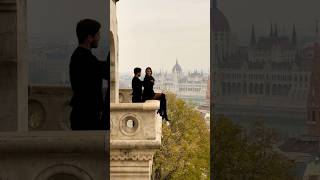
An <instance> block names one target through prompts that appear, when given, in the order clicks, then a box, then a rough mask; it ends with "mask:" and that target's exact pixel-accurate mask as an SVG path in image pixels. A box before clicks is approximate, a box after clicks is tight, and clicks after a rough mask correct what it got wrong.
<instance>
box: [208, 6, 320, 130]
mask: <svg viewBox="0 0 320 180" xmlns="http://www.w3.org/2000/svg"><path fill="white" fill-rule="evenodd" d="M212 11H213V13H212V14H211V16H212V18H211V19H212V20H213V27H211V33H212V34H213V39H211V41H212V44H213V47H215V49H213V50H214V59H213V71H214V72H213V86H212V88H213V90H212V91H213V96H214V97H213V99H214V106H215V108H214V111H215V115H216V116H217V117H221V116H227V117H229V118H231V119H233V120H235V121H237V122H239V123H242V124H244V125H245V126H246V125H248V124H250V123H251V122H253V121H256V120H262V121H264V122H265V123H266V125H268V126H269V127H272V128H274V129H275V130H276V131H277V132H280V134H282V135H284V136H297V135H299V134H303V133H305V132H304V129H305V126H306V125H305V119H306V117H307V108H306V107H307V97H308V92H309V85H310V80H311V79H310V75H311V72H312V61H313V50H312V46H313V42H314V41H317V40H318V36H317V35H318V34H316V35H315V36H314V37H312V38H310V39H309V40H308V41H305V39H302V38H301V37H300V38H301V40H299V37H298V36H297V32H296V27H295V25H293V27H292V31H291V33H289V34H280V33H279V32H278V28H277V24H271V27H270V30H269V33H268V34H267V35H264V36H257V35H256V32H255V28H254V26H252V27H251V32H248V33H250V34H251V36H250V39H249V44H248V45H246V46H235V44H233V43H232V41H230V39H228V38H225V35H226V34H230V33H231V28H230V26H229V23H228V20H227V19H226V18H225V16H224V15H223V13H222V12H221V11H220V10H219V9H218V8H217V7H216V6H214V7H212ZM217 27H219V28H217ZM222 41H223V42H222ZM219 44H220V45H219ZM221 44H229V46H223V48H222V46H221ZM228 48H230V49H228ZM222 49H223V52H230V53H222V52H221V51H222Z"/></svg>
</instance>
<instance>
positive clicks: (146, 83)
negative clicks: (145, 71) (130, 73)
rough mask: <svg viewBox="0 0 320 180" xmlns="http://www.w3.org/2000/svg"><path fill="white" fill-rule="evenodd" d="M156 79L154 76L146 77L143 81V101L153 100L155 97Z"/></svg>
mask: <svg viewBox="0 0 320 180" xmlns="http://www.w3.org/2000/svg"><path fill="white" fill-rule="evenodd" d="M154 81H155V80H154V78H153V77H152V76H145V77H144V79H143V87H144V89H143V94H142V99H143V101H145V100H149V99H152V98H153V97H154V94H155V93H154V91H153V85H154Z"/></svg>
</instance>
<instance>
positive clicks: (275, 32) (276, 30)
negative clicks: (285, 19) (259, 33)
mask: <svg viewBox="0 0 320 180" xmlns="http://www.w3.org/2000/svg"><path fill="white" fill-rule="evenodd" d="M274 37H278V25H277V24H275V27H274Z"/></svg>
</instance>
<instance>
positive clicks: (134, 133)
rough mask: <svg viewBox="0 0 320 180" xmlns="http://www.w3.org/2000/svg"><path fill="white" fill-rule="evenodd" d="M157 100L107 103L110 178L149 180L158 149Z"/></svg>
mask: <svg viewBox="0 0 320 180" xmlns="http://www.w3.org/2000/svg"><path fill="white" fill-rule="evenodd" d="M159 105H160V103H159V101H155V100H152V101H146V102H145V103H117V104H111V106H110V109H111V123H110V124H111V131H110V134H111V135H110V139H111V140H110V178H111V179H112V180H114V179H115V180H117V179H124V180H125V179H139V180H143V179H150V177H151V172H152V162H153V155H154V153H155V151H156V150H157V149H159V148H160V146H161V128H162V121H161V118H160V116H159V115H157V113H156V110H157V109H159Z"/></svg>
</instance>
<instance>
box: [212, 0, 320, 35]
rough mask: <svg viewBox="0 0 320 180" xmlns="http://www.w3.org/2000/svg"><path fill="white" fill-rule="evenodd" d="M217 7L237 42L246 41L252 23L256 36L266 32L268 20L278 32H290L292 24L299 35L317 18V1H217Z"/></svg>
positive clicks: (312, 28)
mask: <svg viewBox="0 0 320 180" xmlns="http://www.w3.org/2000/svg"><path fill="white" fill-rule="evenodd" d="M218 7H219V8H220V9H221V10H222V11H223V12H224V14H225V15H226V17H227V18H228V19H229V23H230V26H231V29H232V31H233V32H234V33H236V34H237V36H238V37H239V39H240V40H241V41H248V38H249V36H250V30H251V25H252V24H255V26H256V32H257V34H258V35H265V34H266V33H269V31H270V22H271V21H273V22H277V23H278V27H279V30H280V33H283V34H288V33H290V35H291V33H292V27H293V24H294V23H295V24H296V27H297V33H298V35H299V36H300V37H301V36H303V35H307V34H311V33H312V34H313V33H314V32H315V21H316V20H317V19H318V20H320V1H319V0H223V1H221V0H218ZM299 36H298V38H299Z"/></svg>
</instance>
